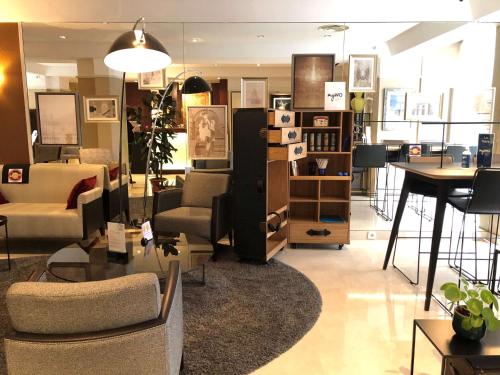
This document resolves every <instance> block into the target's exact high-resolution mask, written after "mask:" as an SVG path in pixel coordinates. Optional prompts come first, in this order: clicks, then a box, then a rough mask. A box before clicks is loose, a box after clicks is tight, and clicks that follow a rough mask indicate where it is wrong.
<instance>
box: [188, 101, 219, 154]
mask: <svg viewBox="0 0 500 375" xmlns="http://www.w3.org/2000/svg"><path fill="white" fill-rule="evenodd" d="M227 153H228V132H227V106H225V105H212V106H199V107H189V108H188V155H189V158H191V159H192V160H197V159H227Z"/></svg>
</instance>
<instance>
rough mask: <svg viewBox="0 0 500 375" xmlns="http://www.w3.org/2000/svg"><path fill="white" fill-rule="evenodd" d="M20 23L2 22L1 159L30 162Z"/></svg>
mask: <svg viewBox="0 0 500 375" xmlns="http://www.w3.org/2000/svg"><path fill="white" fill-rule="evenodd" d="M19 29H20V25H18V24H17V23H0V35H1V36H2V37H1V38H0V163H29V162H30V151H31V136H29V135H28V128H27V122H28V118H27V105H28V104H27V101H26V100H25V99H26V95H27V93H26V89H25V83H24V80H25V75H24V59H23V53H22V45H21V43H20V34H19V33H20V30H19Z"/></svg>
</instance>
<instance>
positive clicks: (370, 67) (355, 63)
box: [349, 55, 377, 92]
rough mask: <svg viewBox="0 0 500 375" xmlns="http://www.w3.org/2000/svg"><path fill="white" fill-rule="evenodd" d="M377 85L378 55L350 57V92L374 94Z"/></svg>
mask: <svg viewBox="0 0 500 375" xmlns="http://www.w3.org/2000/svg"><path fill="white" fill-rule="evenodd" d="M376 84H377V55H349V91H350V92H374V91H375V90H376Z"/></svg>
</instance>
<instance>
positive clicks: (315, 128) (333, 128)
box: [301, 126, 340, 130]
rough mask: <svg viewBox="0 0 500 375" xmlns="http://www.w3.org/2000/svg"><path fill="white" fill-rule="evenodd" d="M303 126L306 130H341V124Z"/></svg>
mask: <svg viewBox="0 0 500 375" xmlns="http://www.w3.org/2000/svg"><path fill="white" fill-rule="evenodd" d="M301 128H302V129H306V130H325V129H326V130H327V129H332V130H335V129H336V130H339V129H340V126H301Z"/></svg>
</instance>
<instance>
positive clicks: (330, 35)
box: [323, 34, 332, 38]
mask: <svg viewBox="0 0 500 375" xmlns="http://www.w3.org/2000/svg"><path fill="white" fill-rule="evenodd" d="M331 37H332V34H324V35H323V38H331Z"/></svg>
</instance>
